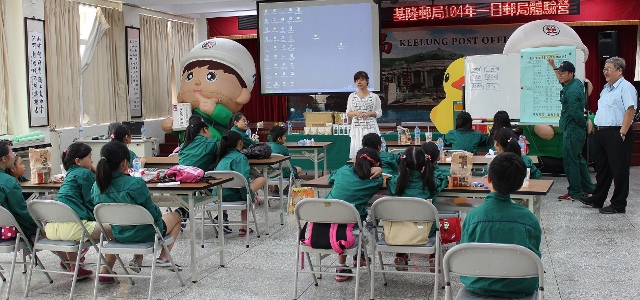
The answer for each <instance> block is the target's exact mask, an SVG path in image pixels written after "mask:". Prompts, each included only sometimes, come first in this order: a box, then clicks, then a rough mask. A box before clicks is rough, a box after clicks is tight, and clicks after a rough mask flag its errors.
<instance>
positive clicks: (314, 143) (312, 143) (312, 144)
mask: <svg viewBox="0 0 640 300" xmlns="http://www.w3.org/2000/svg"><path fill="white" fill-rule="evenodd" d="M309 145H311V146H315V145H316V141H314V140H313V138H311V142H310V144H309Z"/></svg>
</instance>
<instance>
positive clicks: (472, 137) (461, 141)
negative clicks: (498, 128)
mask: <svg viewBox="0 0 640 300" xmlns="http://www.w3.org/2000/svg"><path fill="white" fill-rule="evenodd" d="M472 123H473V120H472V119H471V115H470V114H469V113H468V112H466V111H463V112H461V113H460V114H458V117H457V118H456V129H455V130H450V131H449V132H447V134H445V135H444V139H443V141H444V145H445V146H451V149H453V150H464V151H467V152H471V153H473V154H475V153H476V151H477V150H478V145H480V144H483V143H486V142H487V135H486V134H482V133H481V132H480V131H477V130H473V128H472Z"/></svg>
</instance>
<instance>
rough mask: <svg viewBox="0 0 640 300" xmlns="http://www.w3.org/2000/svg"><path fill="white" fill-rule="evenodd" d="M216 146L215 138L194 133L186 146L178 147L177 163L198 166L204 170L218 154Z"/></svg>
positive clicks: (206, 169) (207, 168)
mask: <svg viewBox="0 0 640 300" xmlns="http://www.w3.org/2000/svg"><path fill="white" fill-rule="evenodd" d="M183 146H184V144H183ZM218 147H219V142H218V140H217V139H214V138H207V137H205V136H202V135H196V137H195V138H193V140H192V141H191V142H190V143H189V144H187V147H181V148H180V152H179V153H178V157H179V158H178V164H180V165H184V166H192V167H198V168H200V169H202V170H204V171H205V172H206V171H208V170H209V167H210V166H211V165H212V164H213V163H214V162H215V160H216V157H217V156H218Z"/></svg>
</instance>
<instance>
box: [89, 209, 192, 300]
mask: <svg viewBox="0 0 640 300" xmlns="http://www.w3.org/2000/svg"><path fill="white" fill-rule="evenodd" d="M93 215H94V216H95V218H96V222H97V225H98V226H100V229H101V230H102V234H101V235H100V244H99V247H98V248H99V250H98V254H100V255H101V256H102V255H103V254H115V255H116V258H117V260H118V262H119V263H120V264H121V265H122V260H121V259H120V254H143V255H144V254H153V259H155V258H156V257H158V255H159V254H160V251H161V250H162V249H164V250H165V252H167V255H168V256H169V262H171V267H168V269H170V270H172V271H173V272H174V273H175V274H176V276H178V280H179V281H180V286H184V281H182V277H181V276H180V272H178V269H177V267H176V265H175V263H174V262H173V257H172V256H171V252H170V251H169V249H168V248H167V245H169V244H171V243H173V242H174V240H173V237H172V236H162V234H161V233H160V230H158V227H156V224H155V221H154V220H153V217H152V216H151V214H150V213H149V212H148V211H147V210H146V209H145V208H144V207H142V206H140V205H135V204H125V203H101V204H98V205H96V207H95V208H94V209H93ZM102 224H110V225H120V226H143V225H151V226H153V229H154V230H155V232H156V235H155V240H154V241H152V242H147V243H120V242H117V241H113V240H109V238H108V237H107V236H106V234H105V233H104V232H105V231H104V227H103V225H102ZM100 267H101V265H100V262H98V265H97V266H96V274H98V273H99V272H100ZM155 270H156V264H155V261H154V262H152V263H151V275H149V276H147V275H137V274H129V272H128V271H126V269H125V274H124V275H118V274H101V275H100V276H108V277H129V278H140V277H142V278H149V299H152V298H153V281H154V278H155ZM132 284H133V281H132ZM97 296H98V276H97V275H96V278H95V283H94V289H93V299H96V298H97Z"/></svg>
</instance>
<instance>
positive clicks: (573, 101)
mask: <svg viewBox="0 0 640 300" xmlns="http://www.w3.org/2000/svg"><path fill="white" fill-rule="evenodd" d="M547 61H548V62H549V65H550V66H551V67H552V68H553V70H554V71H555V73H556V76H557V77H558V81H560V84H562V91H560V103H561V104H562V111H561V112H560V129H561V130H562V131H563V134H562V142H563V144H564V155H563V160H562V162H563V165H564V173H565V174H567V181H569V187H567V193H566V194H564V195H562V196H559V197H558V199H559V200H575V199H578V198H580V197H582V196H583V195H584V194H589V193H591V192H592V191H593V189H594V188H595V185H594V184H593V182H592V181H591V177H590V176H589V168H588V167H587V162H586V161H585V159H584V157H582V147H583V146H584V142H585V140H586V138H587V131H586V130H587V120H586V119H585V117H584V107H585V96H584V95H585V94H584V85H583V84H582V81H580V80H579V79H577V78H575V72H576V67H575V66H574V65H573V64H572V63H571V62H568V61H563V62H562V63H561V64H560V66H559V67H557V68H556V64H555V62H554V61H553V58H549V59H547Z"/></svg>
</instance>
